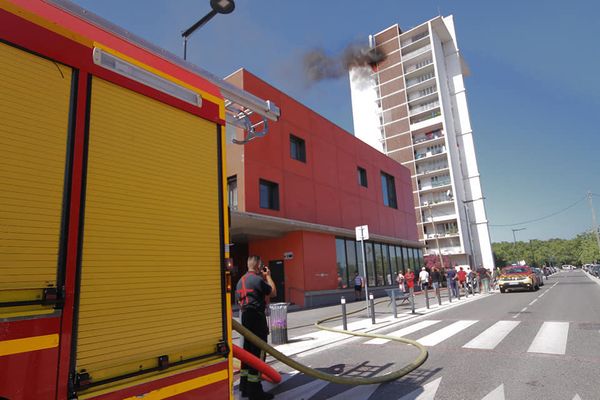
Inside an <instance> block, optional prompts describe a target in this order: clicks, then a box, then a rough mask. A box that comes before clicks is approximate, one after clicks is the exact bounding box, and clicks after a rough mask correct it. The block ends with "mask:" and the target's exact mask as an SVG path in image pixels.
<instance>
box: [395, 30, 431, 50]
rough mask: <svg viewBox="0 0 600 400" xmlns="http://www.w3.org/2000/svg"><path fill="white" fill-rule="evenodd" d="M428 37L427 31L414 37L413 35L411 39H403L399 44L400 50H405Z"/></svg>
mask: <svg viewBox="0 0 600 400" xmlns="http://www.w3.org/2000/svg"><path fill="white" fill-rule="evenodd" d="M428 36H429V31H423V32H421V33H417V34H416V35H413V36H411V37H409V38H408V39H404V40H402V41H401V42H400V46H401V48H403V49H404V48H406V47H408V46H409V45H411V44H413V43H416V42H418V41H419V40H421V39H424V38H426V37H428Z"/></svg>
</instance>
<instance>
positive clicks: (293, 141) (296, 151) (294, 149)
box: [290, 135, 306, 163]
mask: <svg viewBox="0 0 600 400" xmlns="http://www.w3.org/2000/svg"><path fill="white" fill-rule="evenodd" d="M290 157H292V158H293V159H294V160H298V161H302V162H303V163H305V162H306V143H305V142H304V139H300V138H299V137H297V136H294V135H290Z"/></svg>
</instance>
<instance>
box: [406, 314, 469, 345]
mask: <svg viewBox="0 0 600 400" xmlns="http://www.w3.org/2000/svg"><path fill="white" fill-rule="evenodd" d="M476 323H477V321H473V320H466V321H456V322H454V323H452V324H450V325H448V326H446V327H444V328H442V329H440V330H439V331H436V332H433V333H430V334H429V335H427V336H424V337H422V338H421V339H418V340H417V342H419V343H421V344H422V345H423V346H429V347H431V346H435V345H436V344H439V343H441V342H443V341H444V340H446V339H448V338H450V337H452V336H454V335H456V334H457V333H459V332H460V331H462V330H465V329H467V328H468V327H470V326H471V325H473V324H476Z"/></svg>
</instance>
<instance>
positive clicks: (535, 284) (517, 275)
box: [498, 265, 540, 293]
mask: <svg viewBox="0 0 600 400" xmlns="http://www.w3.org/2000/svg"><path fill="white" fill-rule="evenodd" d="M498 287H499V288H500V293H506V292H507V291H508V290H515V289H527V290H530V291H534V290H538V289H539V288H540V282H539V280H538V277H537V276H536V274H535V272H534V271H533V269H532V268H531V267H529V266H527V265H524V266H509V267H505V268H504V269H503V270H502V273H501V275H500V278H499V279H498Z"/></svg>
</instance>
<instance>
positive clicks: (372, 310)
mask: <svg viewBox="0 0 600 400" xmlns="http://www.w3.org/2000/svg"><path fill="white" fill-rule="evenodd" d="M369 305H370V306H371V322H372V323H373V325H375V302H374V301H373V295H372V294H370V295H369Z"/></svg>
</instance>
